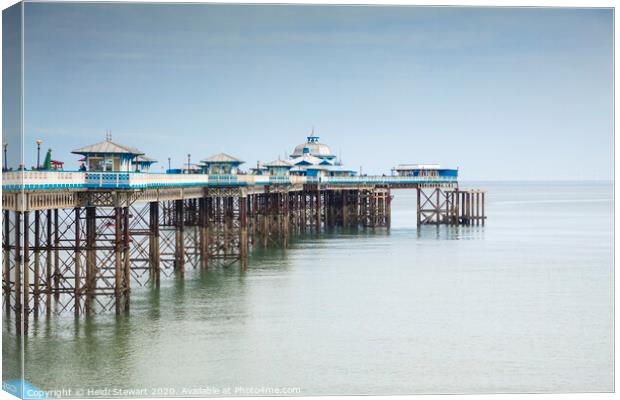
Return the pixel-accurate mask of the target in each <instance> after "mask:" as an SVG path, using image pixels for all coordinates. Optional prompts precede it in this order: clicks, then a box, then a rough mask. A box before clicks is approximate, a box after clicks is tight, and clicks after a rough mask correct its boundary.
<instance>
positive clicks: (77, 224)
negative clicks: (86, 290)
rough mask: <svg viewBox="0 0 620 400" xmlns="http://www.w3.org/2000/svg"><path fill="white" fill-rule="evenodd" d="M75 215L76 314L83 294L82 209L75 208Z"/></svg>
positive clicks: (78, 312) (74, 284)
mask: <svg viewBox="0 0 620 400" xmlns="http://www.w3.org/2000/svg"><path fill="white" fill-rule="evenodd" d="M73 212H74V216H75V225H74V226H75V242H74V246H75V247H74V248H73V256H74V266H73V268H74V270H75V271H74V276H73V296H74V299H73V301H74V306H73V311H74V314H75V315H76V316H78V315H80V296H81V295H82V293H81V292H82V291H81V272H82V266H81V262H82V249H81V244H80V240H81V238H80V234H81V232H82V228H81V226H80V209H79V208H77V207H76V208H75V209H74V210H73Z"/></svg>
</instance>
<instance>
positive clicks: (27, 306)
mask: <svg viewBox="0 0 620 400" xmlns="http://www.w3.org/2000/svg"><path fill="white" fill-rule="evenodd" d="M29 217H30V212H29V211H24V245H23V252H24V256H23V260H24V265H23V279H24V282H23V290H24V292H23V293H24V300H23V306H24V315H23V318H24V322H23V323H24V334H27V333H28V322H29V320H30V318H29V315H30V219H29ZM18 238H19V237H18ZM18 240H19V239H18Z"/></svg>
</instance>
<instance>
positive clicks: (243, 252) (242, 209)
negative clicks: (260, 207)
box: [239, 193, 248, 268]
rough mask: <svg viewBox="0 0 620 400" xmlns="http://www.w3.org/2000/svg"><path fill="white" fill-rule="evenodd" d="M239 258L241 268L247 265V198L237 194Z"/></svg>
mask: <svg viewBox="0 0 620 400" xmlns="http://www.w3.org/2000/svg"><path fill="white" fill-rule="evenodd" d="M239 259H240V263H241V267H242V268H246V267H247V265H248V198H247V196H246V195H245V193H243V194H242V195H241V196H239Z"/></svg>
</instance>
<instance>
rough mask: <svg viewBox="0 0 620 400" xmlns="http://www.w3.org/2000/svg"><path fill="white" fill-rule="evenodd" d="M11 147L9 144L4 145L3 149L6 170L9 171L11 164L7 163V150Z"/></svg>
mask: <svg viewBox="0 0 620 400" xmlns="http://www.w3.org/2000/svg"><path fill="white" fill-rule="evenodd" d="M8 146H9V144H8V143H2V148H3V149H4V170H5V171H8V170H9V164H8V163H7V161H6V148H7V147H8Z"/></svg>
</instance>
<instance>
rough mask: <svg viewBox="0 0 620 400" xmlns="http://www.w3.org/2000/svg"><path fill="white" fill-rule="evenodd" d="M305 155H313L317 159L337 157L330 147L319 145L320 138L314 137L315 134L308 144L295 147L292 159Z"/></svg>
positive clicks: (309, 138)
mask: <svg viewBox="0 0 620 400" xmlns="http://www.w3.org/2000/svg"><path fill="white" fill-rule="evenodd" d="M303 155H311V156H315V157H328V158H333V157H335V156H334V154H333V153H332V150H331V149H330V148H329V146H328V145H326V144H323V143H319V137H318V136H314V132H313V133H312V134H311V135H310V136H308V141H307V142H306V143H302V144H299V145H297V146H295V150H293V154H291V157H301V156H303Z"/></svg>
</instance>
